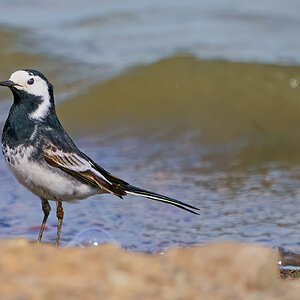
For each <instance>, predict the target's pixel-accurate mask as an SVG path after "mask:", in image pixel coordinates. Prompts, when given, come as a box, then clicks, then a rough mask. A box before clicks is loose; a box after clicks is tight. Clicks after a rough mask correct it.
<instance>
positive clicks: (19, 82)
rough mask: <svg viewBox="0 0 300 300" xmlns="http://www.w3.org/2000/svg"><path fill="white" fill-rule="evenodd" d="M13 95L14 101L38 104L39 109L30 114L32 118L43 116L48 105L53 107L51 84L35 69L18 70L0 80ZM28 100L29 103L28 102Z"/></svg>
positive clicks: (0, 83)
mask: <svg viewBox="0 0 300 300" xmlns="http://www.w3.org/2000/svg"><path fill="white" fill-rule="evenodd" d="M0 86H7V87H9V88H10V90H11V91H12V93H13V95H14V102H15V103H20V102H27V104H30V103H31V104H32V105H34V106H36V105H37V106H38V108H39V110H36V111H34V113H33V114H31V117H32V118H37V119H40V118H43V117H45V116H46V113H47V111H48V110H49V108H50V107H54V97H53V86H52V84H51V83H50V82H49V81H48V79H47V78H46V77H45V76H44V75H43V74H42V73H41V72H39V71H36V70H30V69H25V70H19V71H16V72H14V73H12V74H11V76H10V78H9V80H7V81H0ZM29 102H30V103H29Z"/></svg>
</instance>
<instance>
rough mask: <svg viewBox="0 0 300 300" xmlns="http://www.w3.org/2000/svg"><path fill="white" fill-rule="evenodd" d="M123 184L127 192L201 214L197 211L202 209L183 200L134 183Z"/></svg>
mask: <svg viewBox="0 0 300 300" xmlns="http://www.w3.org/2000/svg"><path fill="white" fill-rule="evenodd" d="M121 186H122V188H123V189H124V190H125V191H126V193H128V194H133V195H138V196H142V197H146V198H149V199H151V200H155V201H160V202H165V203H168V204H171V205H174V206H177V207H179V208H181V209H184V210H186V211H188V212H190V213H192V214H195V215H199V213H198V212H196V211H198V210H200V209H199V208H197V207H194V206H192V205H189V204H186V203H184V202H181V201H178V200H175V199H172V198H169V197H166V196H163V195H160V194H156V193H153V192H149V191H146V190H143V189H141V188H138V187H136V186H133V185H129V184H128V185H127V184H126V185H125V184H124V185H123V184H121ZM195 210H196V211H195Z"/></svg>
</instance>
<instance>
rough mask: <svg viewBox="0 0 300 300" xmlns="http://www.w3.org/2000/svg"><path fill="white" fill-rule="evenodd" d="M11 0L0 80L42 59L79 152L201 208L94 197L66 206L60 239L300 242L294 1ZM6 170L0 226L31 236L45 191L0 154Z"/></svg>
mask: <svg viewBox="0 0 300 300" xmlns="http://www.w3.org/2000/svg"><path fill="white" fill-rule="evenodd" d="M54 2H55V1H54ZM14 3H15V4H17V7H18V9H17V10H16V9H15V8H16V5H14V6H9V5H7V4H6V5H5V4H2V5H1V10H0V23H1V24H2V26H1V27H0V42H1V48H0V61H1V68H0V76H1V80H2V79H3V80H6V79H7V78H8V76H9V74H10V73H11V72H12V71H15V70H16V69H20V68H36V69H39V70H41V71H42V72H44V73H45V74H47V77H48V78H49V79H50V80H51V82H53V83H54V85H55V90H56V95H57V97H56V100H57V103H58V105H57V111H58V114H59V116H60V118H61V120H62V122H63V124H64V126H65V127H66V128H67V129H68V131H69V132H70V133H71V135H72V136H73V137H74V139H75V141H76V143H78V144H79V146H80V148H81V149H82V150H83V151H84V152H86V153H87V154H88V155H90V156H91V157H92V158H93V159H95V160H96V161H97V162H99V164H101V165H102V166H103V167H104V168H106V169H108V170H109V171H111V172H112V173H114V174H115V175H117V176H119V177H122V178H124V179H125V180H127V181H129V182H131V183H132V184H134V185H138V186H141V187H144V188H147V189H150V190H153V191H156V192H159V193H163V194H166V195H169V196H171V197H175V198H177V199H180V200H183V201H186V202H188V203H190V204H192V205H195V206H197V207H199V208H201V215H200V216H194V215H191V214H188V213H187V212H185V211H181V210H179V209H177V208H175V207H171V206H168V205H164V204H161V203H156V202H154V201H150V200H147V199H142V198H139V197H133V196H128V197H126V198H125V199H124V200H120V199H117V198H115V197H114V196H111V195H101V196H94V197H91V198H89V199H86V200H83V201H79V202H78V203H77V204H73V205H72V204H65V205H64V209H65V219H64V225H63V232H62V244H63V245H68V244H69V243H70V242H71V241H72V240H73V239H74V237H75V236H77V235H78V234H80V233H81V232H82V231H83V232H84V231H85V230H89V229H93V230H95V232H96V231H97V230H103V231H105V232H107V233H109V234H110V236H111V237H112V238H114V239H115V240H116V241H117V242H119V243H120V244H121V245H122V246H124V247H125V248H129V249H134V250H138V251H146V252H153V251H158V250H160V249H164V248H167V247H170V246H184V245H189V244H199V243H200V244H201V243H206V242H209V241H220V240H236V241H243V242H257V243H262V244H264V245H268V246H272V247H273V246H274V247H282V248H283V249H285V250H286V251H293V252H297V253H299V252H300V240H299V230H300V210H299V197H300V196H299V195H300V190H299V187H300V181H299V178H300V160H299V158H300V156H299V150H300V144H299V141H300V136H299V135H300V134H299V132H300V131H299V128H300V118H299V113H300V102H299V99H300V98H299V89H300V88H299V81H300V68H299V66H298V65H299V62H300V56H299V55H300V54H299V53H300V51H299V49H300V44H299V39H297V38H296V37H297V34H298V32H297V30H298V29H297V28H299V25H300V24H299V18H298V11H299V3H298V1H294V0H289V1H285V2H284V3H283V2H281V1H264V2H263V3H261V1H252V2H251V3H240V2H237V1H202V2H201V3H199V1H188V2H184V3H183V2H180V1H165V2H161V1H151V2H145V3H144V2H143V3H142V2H140V1H139V2H138V1H126V2H123V1H122V2H121V1H114V2H110V1H101V2H98V1H91V0H89V1H85V2H84V3H83V2H80V1H72V5H71V6H70V3H71V2H70V1H63V2H61V1H60V2H55V3H56V4H55V5H53V4H51V5H50V4H47V3H43V2H40V1H33V2H31V5H28V3H27V2H21V1H14ZM33 4H34V5H33ZM78 8H80V10H79V9H78ZM258 63H259V64H258ZM10 97H11V96H10V93H9V91H5V90H1V93H0V99H1V101H0V121H1V124H3V122H4V121H5V119H6V116H7V113H8V110H9V106H10V104H11V100H10ZM0 175H1V181H0V190H1V195H0V209H1V211H2V214H1V216H0V237H1V238H5V237H15V236H25V237H28V238H29V239H35V238H36V237H37V233H38V230H39V225H40V222H41V220H42V211H41V207H40V202H39V199H38V198H37V197H36V196H34V195H32V194H31V193H30V192H28V191H26V190H25V188H23V187H22V186H20V185H19V184H18V183H17V182H16V180H15V179H14V178H13V176H12V175H11V174H10V173H9V171H8V169H7V167H6V166H5V163H4V161H3V159H2V160H0ZM53 204H54V203H52V207H53V211H52V213H51V216H50V218H49V224H48V225H49V226H48V227H47V232H45V235H44V239H45V241H50V242H54V241H55V235H56V218H55V212H54V210H55V205H53Z"/></svg>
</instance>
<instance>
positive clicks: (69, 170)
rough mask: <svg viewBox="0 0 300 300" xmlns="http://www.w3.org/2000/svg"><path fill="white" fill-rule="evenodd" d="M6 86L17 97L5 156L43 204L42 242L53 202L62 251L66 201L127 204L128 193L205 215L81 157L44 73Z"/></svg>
mask: <svg viewBox="0 0 300 300" xmlns="http://www.w3.org/2000/svg"><path fill="white" fill-rule="evenodd" d="M0 86H4V87H8V88H9V89H10V90H11V92H12V94H13V104H12V106H11V108H10V110H9V114H8V118H7V120H6V122H5V125H4V127H3V133H2V153H3V155H4V158H5V161H6V163H7V165H8V167H9V169H10V170H11V172H12V173H13V175H14V176H15V177H16V179H17V180H18V182H19V183H20V184H22V185H24V186H25V187H26V188H27V189H28V190H29V191H31V192H32V193H33V194H35V195H36V196H38V197H39V198H40V200H41V205H42V211H43V213H44V217H43V220H42V223H41V227H40V231H39V235H38V239H37V242H38V243H40V242H41V240H42V236H43V232H44V229H45V226H46V222H47V219H48V216H49V213H50V210H51V206H50V204H49V201H55V202H56V217H57V219H58V223H57V234H56V245H57V246H59V242H60V235H61V228H62V221H63V218H64V210H63V206H62V202H72V201H76V200H81V199H85V198H87V197H89V196H92V195H96V194H105V193H110V194H113V195H115V196H117V197H119V198H121V199H122V198H123V197H124V196H126V195H127V194H132V195H137V196H142V197H145V198H148V199H151V200H156V201H160V202H165V203H168V204H171V205H174V206H177V207H178V208H181V209H183V210H186V211H188V212H190V213H193V214H196V215H199V210H200V209H199V208H197V207H195V206H192V205H189V204H187V203H184V202H181V201H179V200H176V199H173V198H170V197H167V196H164V195H161V194H158V193H154V192H151V191H147V190H144V189H142V188H139V187H136V186H134V185H131V184H129V183H128V182H126V181H125V180H123V179H120V178H118V177H116V176H114V175H112V174H111V173H109V172H108V171H106V170H105V169H104V168H102V167H101V166H100V165H98V164H97V163H96V162H95V161H94V160H92V159H91V158H90V157H88V156H87V155H86V154H84V153H83V152H81V151H80V150H79V149H78V147H77V146H76V145H75V143H74V142H73V140H72V139H71V138H70V136H69V135H68V134H67V132H66V131H65V129H64V128H63V126H62V125H61V123H60V121H59V119H58V117H57V114H56V109H55V102H54V88H53V85H52V84H51V83H50V82H49V80H48V79H47V78H46V77H45V76H44V75H43V74H42V73H41V72H39V71H37V70H33V69H23V70H18V71H16V72H14V73H12V75H11V76H10V78H9V80H6V81H1V82H0Z"/></svg>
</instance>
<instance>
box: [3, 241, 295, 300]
mask: <svg viewBox="0 0 300 300" xmlns="http://www.w3.org/2000/svg"><path fill="white" fill-rule="evenodd" d="M277 259H278V257H277V254H276V253H275V252H274V251H273V250H271V249H267V248H262V247H258V246H253V245H245V244H238V243H229V242H228V243H216V244H207V245H204V246H199V247H189V248H184V249H170V250H169V251H167V252H166V253H164V254H142V253H133V252H128V251H125V250H123V249H119V248H118V247H116V246H114V245H103V246H101V247H92V248H85V249H81V248H60V249H57V248H56V247H55V246H52V245H47V244H42V245H37V244H35V243H30V242H28V241H26V240H5V241H1V242H0V267H1V273H0V282H1V286H0V299H9V300H10V299H14V300H16V299H18V300H19V299H20V300H21V299H22V300H26V299H33V300H35V299H39V300H41V299H264V300H265V299H299V294H300V280H289V281H286V280H282V279H280V278H279V272H278V271H279V270H278V267H277V264H276V262H277ZM297 297H298V298H297Z"/></svg>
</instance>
